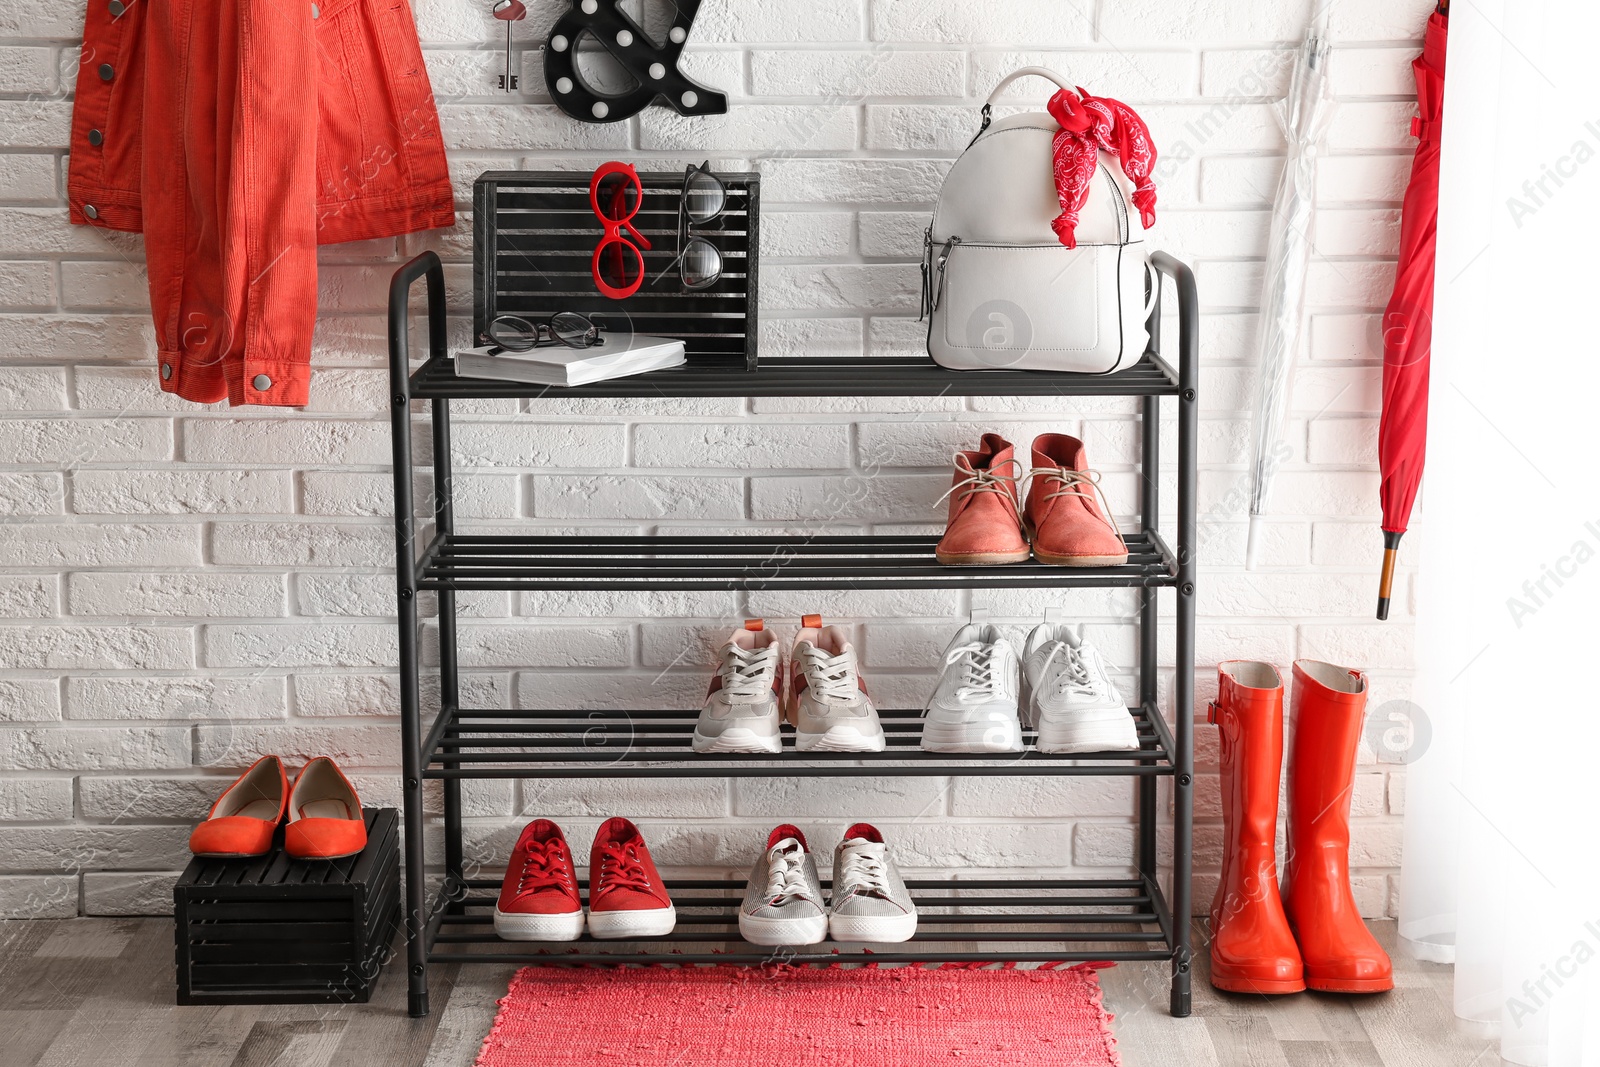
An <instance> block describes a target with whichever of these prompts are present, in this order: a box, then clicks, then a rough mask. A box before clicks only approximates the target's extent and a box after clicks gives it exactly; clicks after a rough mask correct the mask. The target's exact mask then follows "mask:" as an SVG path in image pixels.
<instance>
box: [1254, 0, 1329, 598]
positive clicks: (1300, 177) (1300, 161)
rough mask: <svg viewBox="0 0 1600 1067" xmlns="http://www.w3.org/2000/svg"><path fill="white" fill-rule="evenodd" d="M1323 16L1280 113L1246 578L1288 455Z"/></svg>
mask: <svg viewBox="0 0 1600 1067" xmlns="http://www.w3.org/2000/svg"><path fill="white" fill-rule="evenodd" d="M1325 12H1326V9H1324V14H1323V15H1322V17H1321V18H1319V19H1318V21H1317V22H1314V23H1313V24H1312V27H1311V29H1310V30H1308V31H1307V32H1306V39H1305V43H1304V44H1302V45H1301V46H1300V52H1299V55H1298V56H1297V57H1296V59H1295V65H1294V71H1293V74H1292V76H1291V80H1290V83H1289V95H1288V96H1287V97H1286V98H1285V99H1284V100H1283V102H1282V103H1281V105H1280V110H1279V116H1280V118H1281V119H1282V122H1283V131H1284V136H1285V138H1286V139H1287V141H1288V159H1287V160H1286V161H1285V163H1284V167H1283V179H1282V180H1281V181H1280V182H1279V183H1278V197H1277V200H1276V201H1275V202H1274V204H1273V209H1272V233H1271V236H1270V239H1269V241H1268V244H1267V263H1266V277H1265V279H1264V281H1263V284H1262V289H1261V355H1260V359H1259V360H1258V361H1257V365H1256V394H1255V418H1254V422H1253V424H1252V447H1251V458H1250V539H1249V542H1248V546H1247V548H1246V550H1245V565H1246V566H1247V567H1249V568H1250V569H1252V570H1253V569H1255V566H1256V562H1257V558H1258V556H1259V554H1260V552H1261V547H1262V541H1263V539H1264V535H1265V532H1266V531H1265V529H1264V524H1263V522H1262V516H1263V515H1265V514H1266V508H1267V500H1268V498H1269V496H1270V494H1271V491H1272V480H1273V477H1274V476H1275V475H1276V474H1277V470H1278V464H1279V463H1281V462H1282V461H1283V459H1284V458H1285V456H1286V454H1287V451H1288V450H1287V449H1286V448H1285V447H1284V446H1283V420H1284V415H1285V413H1286V412H1287V411H1288V407H1289V375H1290V372H1291V371H1292V369H1293V366H1294V359H1295V353H1296V351H1297V350H1298V349H1299V346H1300V336H1301V334H1302V332H1304V328H1305V314H1304V312H1305V295H1306V273H1307V271H1308V270H1309V268H1310V266H1311V226H1312V216H1313V211H1314V207H1313V205H1314V201H1315V194H1316V182H1317V155H1318V145H1319V143H1320V142H1321V140H1322V137H1323V134H1324V133H1326V132H1327V126H1328V115H1329V112H1330V111H1331V110H1332V109H1331V108H1330V107H1329V106H1328V39H1327V35H1326V32H1325V30H1324V29H1323V26H1322V24H1323V22H1324V21H1325V19H1326V14H1325Z"/></svg>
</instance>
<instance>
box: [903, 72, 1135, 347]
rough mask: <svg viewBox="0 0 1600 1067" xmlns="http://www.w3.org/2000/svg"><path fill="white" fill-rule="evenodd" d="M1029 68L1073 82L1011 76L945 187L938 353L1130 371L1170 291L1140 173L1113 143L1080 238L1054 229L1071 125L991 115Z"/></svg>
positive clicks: (934, 288) (935, 276)
mask: <svg viewBox="0 0 1600 1067" xmlns="http://www.w3.org/2000/svg"><path fill="white" fill-rule="evenodd" d="M1029 74H1037V75H1039V76H1041V77H1045V78H1048V79H1050V80H1051V81H1053V82H1055V83H1056V84H1057V85H1059V86H1061V87H1062V88H1063V89H1067V88H1069V86H1068V85H1067V83H1066V81H1065V80H1064V79H1062V77H1061V76H1060V75H1059V74H1056V73H1054V72H1053V71H1050V70H1046V69H1045V68H1043V67H1023V68H1022V69H1021V70H1018V71H1016V72H1015V73H1012V74H1009V75H1007V76H1006V77H1005V78H1002V79H1001V80H1000V84H998V85H996V86H995V88H994V92H992V93H990V94H989V99H988V101H986V102H985V103H984V105H983V121H984V125H983V127H982V128H981V129H980V130H979V133H978V136H977V137H976V138H974V140H973V142H972V143H971V144H970V145H968V146H967V149H966V151H964V152H963V153H962V154H961V156H960V158H958V159H957V160H956V161H955V164H954V165H953V166H952V167H951V168H950V173H949V174H948V175H946V176H945V180H944V186H943V187H942V188H941V189H940V191H939V204H938V207H937V208H936V209H935V211H934V213H933V223H932V224H931V225H930V226H929V227H928V230H927V234H926V237H925V242H924V243H925V251H924V259H923V264H922V276H923V277H922V288H923V312H924V314H926V315H927V318H928V354H929V355H930V356H932V357H933V359H934V362H936V363H938V364H939V365H940V366H942V367H949V368H951V369H952V370H995V369H1002V368H1012V369H1017V370H1048V371H1077V372H1081V373H1088V374H1104V373H1108V372H1111V371H1116V370H1121V369H1122V368H1124V367H1127V366H1129V365H1130V364H1132V363H1135V362H1137V361H1138V359H1139V357H1140V356H1141V355H1142V354H1143V353H1144V350H1145V346H1146V344H1147V343H1148V340H1149V337H1148V334H1147V330H1146V327H1145V320H1146V319H1147V318H1148V317H1149V315H1150V309H1151V307H1152V306H1153V304H1154V301H1155V297H1154V293H1156V292H1159V288H1158V283H1157V280H1156V279H1155V278H1154V277H1151V278H1150V279H1149V285H1148V286H1147V284H1146V273H1147V270H1148V268H1147V266H1146V263H1145V255H1146V246H1145V240H1144V236H1145V230H1144V226H1143V225H1142V223H1141V222H1140V218H1139V212H1138V211H1137V210H1133V209H1132V208H1131V197H1132V184H1131V183H1130V182H1129V181H1128V179H1127V177H1126V176H1125V175H1124V174H1123V173H1122V169H1121V167H1120V166H1119V165H1118V162H1117V158H1116V157H1115V156H1114V155H1110V154H1108V153H1106V152H1103V151H1102V152H1101V153H1100V162H1099V168H1098V172H1097V174H1096V178H1095V181H1094V182H1093V183H1092V184H1091V186H1090V191H1089V196H1088V200H1087V201H1086V202H1085V203H1084V206H1083V209H1082V211H1081V212H1080V214H1079V221H1078V225H1077V230H1076V235H1077V247H1076V248H1068V247H1066V246H1065V245H1064V244H1062V243H1061V240H1060V239H1059V238H1058V237H1057V236H1056V233H1055V231H1054V230H1053V229H1052V228H1051V220H1053V219H1054V218H1055V217H1056V216H1057V215H1058V214H1060V212H1061V203H1060V200H1059V199H1058V198H1057V195H1056V185H1055V174H1054V169H1053V167H1052V155H1053V141H1054V138H1055V134H1056V132H1057V131H1058V130H1059V129H1060V128H1061V127H1060V126H1059V125H1058V124H1057V123H1056V120H1055V119H1054V118H1052V117H1051V116H1050V115H1048V114H1045V113H1042V112H1034V113H1029V114H1021V115H1012V116H1010V117H1008V118H1003V119H1000V120H999V121H997V122H994V123H993V124H990V122H989V114H990V109H991V107H992V106H993V104H994V99H995V97H996V96H998V95H999V94H1000V91H1001V90H1002V89H1004V88H1005V87H1006V86H1007V85H1009V84H1011V83H1012V82H1013V81H1015V80H1016V79H1018V78H1021V77H1024V76H1026V75H1029ZM1147 289H1148V290H1149V292H1148V293H1147Z"/></svg>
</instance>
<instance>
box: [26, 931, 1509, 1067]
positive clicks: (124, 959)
mask: <svg viewBox="0 0 1600 1067" xmlns="http://www.w3.org/2000/svg"><path fill="white" fill-rule="evenodd" d="M1373 928H1374V930H1375V931H1376V932H1377V934H1378V936H1379V937H1380V939H1381V940H1383V941H1384V943H1385V944H1386V945H1392V942H1393V939H1394V932H1393V925H1392V924H1388V923H1379V924H1374V927H1373ZM1196 934H1197V936H1196V942H1197V943H1199V944H1203V941H1202V940H1201V939H1202V938H1203V936H1204V931H1203V930H1197V931H1196ZM1391 952H1392V949H1391ZM1392 954H1393V955H1394V960H1395V970H1396V975H1395V983H1396V988H1395V990H1394V991H1393V992H1392V993H1386V994H1379V995H1376V996H1365V997H1350V996H1333V995H1322V994H1316V993H1302V994H1299V995H1296V996H1289V997H1275V998H1270V999H1269V998H1265V997H1245V996H1233V995H1230V994H1221V993H1217V992H1216V991H1214V990H1213V989H1212V988H1211V986H1210V984H1209V983H1208V982H1207V981H1206V980H1205V965H1204V954H1203V953H1202V958H1201V962H1200V967H1199V970H1198V973H1197V974H1196V980H1195V989H1194V1014H1193V1016H1191V1017H1190V1018H1188V1019H1173V1018H1171V1017H1169V1016H1168V1015H1167V979H1166V968H1165V966H1164V965H1154V964H1151V965H1145V964H1123V965H1121V966H1119V967H1114V968H1111V969H1110V970H1106V971H1102V972H1101V981H1102V982H1103V984H1104V987H1105V991H1106V1004H1107V1007H1108V1008H1109V1009H1110V1010H1111V1011H1112V1012H1114V1013H1115V1014H1116V1016H1117V1020H1116V1022H1115V1024H1114V1028H1115V1030H1116V1033H1117V1040H1118V1042H1119V1047H1120V1049H1121V1052H1122V1059H1123V1063H1125V1064H1126V1065H1127V1067H1147V1065H1148V1067H1157V1065H1160V1067H1167V1065H1171V1064H1182V1065H1185V1067H1189V1065H1193V1067H1210V1065H1215V1067H1254V1065H1281V1067H1334V1065H1351V1067H1379V1065H1387V1067H1401V1065H1404V1067H1433V1065H1439V1067H1496V1065H1498V1064H1499V1063H1500V1060H1499V1057H1498V1055H1497V1054H1496V1052H1495V1047H1494V1045H1493V1044H1491V1043H1490V1042H1488V1041H1485V1040H1483V1039H1481V1038H1472V1037H1469V1036H1467V1035H1466V1034H1465V1033H1463V1032H1462V1031H1460V1030H1458V1028H1457V1026H1456V1023H1455V1020H1454V1018H1453V1017H1452V1015H1451V1013H1450V1009H1449V1003H1450V976H1449V971H1448V970H1447V969H1446V968H1444V967H1440V966H1435V965H1429V964H1422V963H1416V962H1413V961H1411V960H1409V959H1407V958H1405V957H1404V956H1403V955H1402V954H1399V953H1392ZM172 968H173V962H172V922H171V920H169V919H69V920H60V921H43V920H36V921H31V922H0V1065H3V1067H31V1065H34V1064H40V1065H49V1067H81V1065H85V1064H89V1065H94V1067H120V1065H124V1064H127V1065H139V1067H172V1065H183V1067H209V1065H217V1067H226V1065H234V1067H268V1065H282V1067H291V1065H292V1067H327V1065H337V1067H368V1065H372V1067H410V1065H415V1064H421V1065H427V1067H461V1065H465V1064H470V1063H471V1062H472V1061H473V1058H474V1057H475V1056H476V1054H477V1050H478V1045H479V1043H480V1042H482V1040H483V1036H484V1034H485V1033H486V1032H487V1031H488V1029H489V1023H490V1021H491V1020H492V1019H493V1018H494V1011H495V1001H496V999H497V998H499V997H500V996H501V995H503V994H504V992H505V990H506V985H507V982H508V981H509V980H510V977H511V974H512V971H513V970H514V968H512V967H509V966H490V965H485V966H473V967H466V968H459V967H440V968H435V970H434V975H433V987H432V989H433V993H432V997H433V1008H434V1011H433V1014H432V1015H430V1016H429V1017H428V1018H426V1019H410V1018H407V1017H406V1010H405V999H406V997H405V993H406V985H405V976H404V973H403V968H402V967H400V966H396V965H394V964H393V963H391V965H390V966H389V967H388V968H387V969H386V970H385V972H384V974H383V977H382V979H381V980H380V983H379V986H378V990H377V993H376V995H375V996H374V999H373V1001H372V1003H370V1004H363V1005H337V1006H335V1005H315V1004H308V1005H264V1006H260V1007H226V1008H211V1007H184V1008H180V1007H177V1006H176V1005H174V1004H173V970H172ZM861 1067H876V1065H870V1064H862V1065H861ZM884 1067H889V1065H884Z"/></svg>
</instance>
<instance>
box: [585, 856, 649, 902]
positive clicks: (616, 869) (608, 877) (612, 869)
mask: <svg viewBox="0 0 1600 1067" xmlns="http://www.w3.org/2000/svg"><path fill="white" fill-rule="evenodd" d="M653 888H654V887H653V886H651V884H650V872H649V871H647V870H646V869H645V866H644V861H643V860H641V859H640V858H639V853H638V850H637V849H635V848H634V846H632V845H606V846H604V847H603V848H602V849H601V851H600V885H599V888H598V889H597V890H596V892H597V893H609V892H611V891H612V890H613V889H644V890H650V889H653Z"/></svg>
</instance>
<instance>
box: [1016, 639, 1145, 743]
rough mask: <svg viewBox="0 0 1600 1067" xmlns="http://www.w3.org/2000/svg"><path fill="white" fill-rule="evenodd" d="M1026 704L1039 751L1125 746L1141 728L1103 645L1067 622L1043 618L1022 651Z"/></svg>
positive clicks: (1137, 735) (1132, 740) (1137, 741)
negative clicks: (1108, 667)
mask: <svg viewBox="0 0 1600 1067" xmlns="http://www.w3.org/2000/svg"><path fill="white" fill-rule="evenodd" d="M1022 675H1023V690H1024V707H1025V712H1026V717H1027V720H1028V724H1029V725H1030V726H1033V727H1035V728H1037V729H1038V731H1039V737H1038V741H1037V742H1036V743H1037V745H1038V748H1039V751H1040V752H1051V753H1061V752H1123V751H1130V750H1132V749H1136V748H1138V747H1139V733H1138V730H1137V728H1136V727H1135V725H1134V720H1133V716H1132V715H1130V714H1128V706H1127V704H1126V703H1124V702H1123V699H1122V694H1120V693H1118V692H1117V687H1116V685H1115V684H1114V683H1113V682H1112V681H1111V676H1110V675H1109V674H1108V673H1107V672H1106V668H1105V663H1104V662H1103V661H1102V660H1101V658H1100V653H1099V651H1098V650H1097V649H1096V648H1095V647H1094V646H1093V645H1091V644H1089V643H1088V642H1087V641H1084V640H1083V639H1082V638H1080V637H1079V636H1078V635H1077V634H1075V633H1073V632H1072V630H1071V629H1070V628H1069V627H1068V626H1067V625H1066V624H1065V623H1056V622H1043V623H1041V624H1039V625H1038V626H1035V627H1034V628H1033V632H1032V633H1030V634H1029V635H1028V643H1027V645H1026V647H1025V648H1024V650H1023V653H1022Z"/></svg>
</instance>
